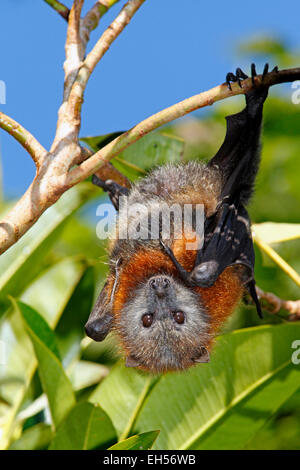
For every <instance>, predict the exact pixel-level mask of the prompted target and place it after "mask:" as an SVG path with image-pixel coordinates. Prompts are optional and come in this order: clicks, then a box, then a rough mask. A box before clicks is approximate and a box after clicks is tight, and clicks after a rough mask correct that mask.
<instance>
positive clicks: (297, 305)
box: [256, 286, 300, 321]
mask: <svg viewBox="0 0 300 470" xmlns="http://www.w3.org/2000/svg"><path fill="white" fill-rule="evenodd" d="M256 292H257V296H258V298H259V299H260V300H264V301H265V302H266V303H267V304H264V305H263V308H264V309H265V310H267V311H268V312H270V313H274V314H276V313H278V312H279V310H285V311H286V312H288V313H289V314H290V315H289V317H288V320H290V321H295V320H300V300H282V299H280V298H279V297H277V296H276V295H275V294H273V293H271V292H264V291H263V290H262V289H260V288H259V287H258V286H256Z"/></svg>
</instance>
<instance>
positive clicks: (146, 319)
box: [142, 313, 153, 328]
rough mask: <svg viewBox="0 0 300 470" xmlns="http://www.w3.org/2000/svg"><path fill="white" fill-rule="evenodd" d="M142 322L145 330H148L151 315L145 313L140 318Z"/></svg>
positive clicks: (151, 320) (151, 319)
mask: <svg viewBox="0 0 300 470" xmlns="http://www.w3.org/2000/svg"><path fill="white" fill-rule="evenodd" d="M142 322H143V326H144V327H145V328H149V326H151V325H152V323H153V315H151V314H150V313H146V314H145V315H143V316H142Z"/></svg>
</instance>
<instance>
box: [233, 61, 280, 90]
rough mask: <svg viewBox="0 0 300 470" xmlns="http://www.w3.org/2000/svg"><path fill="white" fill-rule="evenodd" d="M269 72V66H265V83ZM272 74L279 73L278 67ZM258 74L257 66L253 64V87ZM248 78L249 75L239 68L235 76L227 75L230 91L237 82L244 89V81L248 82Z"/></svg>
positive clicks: (263, 76) (263, 75)
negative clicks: (232, 84)
mask: <svg viewBox="0 0 300 470" xmlns="http://www.w3.org/2000/svg"><path fill="white" fill-rule="evenodd" d="M268 72H269V64H265V66H264V70H263V73H262V81H264V78H265V76H266V75H267V73H268ZM272 72H278V67H277V66H276V67H274V68H273V70H272ZM256 75H257V73H256V67H255V64H251V79H252V83H253V85H255V77H256ZM247 78H249V77H248V75H247V74H246V73H245V72H243V70H242V69H241V68H240V67H238V68H237V69H236V71H235V74H234V73H232V72H229V73H228V74H227V75H226V84H227V86H228V88H229V90H231V83H235V82H237V83H238V84H239V86H240V87H241V88H243V80H246V79H247Z"/></svg>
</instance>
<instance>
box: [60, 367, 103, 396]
mask: <svg viewBox="0 0 300 470" xmlns="http://www.w3.org/2000/svg"><path fill="white" fill-rule="evenodd" d="M108 372H109V369H108V368H107V367H105V366H103V365H101V364H97V363H95V362H90V361H76V362H74V363H73V364H72V365H71V366H70V368H69V369H68V370H67V374H68V377H69V378H70V380H71V382H72V385H73V388H74V390H76V391H77V390H82V389H84V388H87V387H91V386H92V385H96V384H99V382H100V381H101V380H102V379H103V377H105V376H107V375H108Z"/></svg>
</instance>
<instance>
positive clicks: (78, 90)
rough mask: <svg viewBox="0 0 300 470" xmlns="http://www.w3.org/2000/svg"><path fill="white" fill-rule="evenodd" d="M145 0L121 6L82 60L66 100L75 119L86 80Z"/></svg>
mask: <svg viewBox="0 0 300 470" xmlns="http://www.w3.org/2000/svg"><path fill="white" fill-rule="evenodd" d="M144 1H145V0H129V1H128V2H127V3H126V5H124V7H123V8H122V10H121V11H120V13H119V14H118V16H117V17H116V18H115V20H114V21H113V22H112V23H111V24H110V26H109V27H108V28H107V29H106V30H105V31H104V33H103V34H102V36H101V37H100V39H99V40H98V41H97V43H96V44H95V46H94V48H93V49H92V50H91V52H90V53H89V54H88V55H87V57H86V59H85V60H84V62H83V64H82V66H81V68H80V70H79V72H78V75H77V78H76V80H75V82H74V84H73V86H72V90H71V93H70V98H69V102H68V108H69V109H68V113H69V114H71V115H74V114H75V119H77V120H80V111H81V103H82V101H83V95H84V90H85V88H86V85H87V82H88V80H89V78H90V76H91V74H92V72H93V70H94V68H95V67H96V65H97V64H98V62H99V61H100V60H101V59H102V57H103V56H104V54H105V52H106V51H107V50H108V49H109V47H110V45H111V44H112V43H113V41H114V40H115V39H116V38H117V37H118V36H119V34H120V33H121V32H122V31H123V29H124V28H125V27H126V26H127V25H128V23H129V22H130V20H131V19H132V17H133V15H134V14H135V13H136V11H137V10H138V9H139V8H140V6H141V5H142V4H143V3H144Z"/></svg>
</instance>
